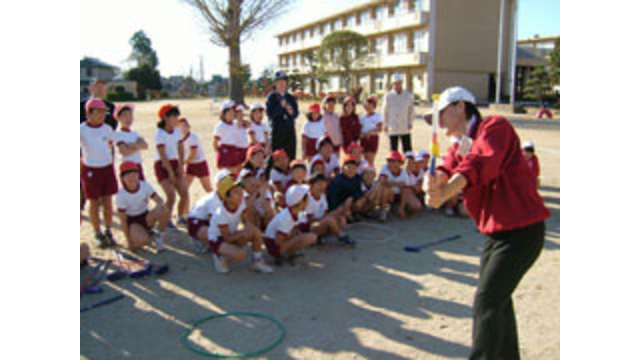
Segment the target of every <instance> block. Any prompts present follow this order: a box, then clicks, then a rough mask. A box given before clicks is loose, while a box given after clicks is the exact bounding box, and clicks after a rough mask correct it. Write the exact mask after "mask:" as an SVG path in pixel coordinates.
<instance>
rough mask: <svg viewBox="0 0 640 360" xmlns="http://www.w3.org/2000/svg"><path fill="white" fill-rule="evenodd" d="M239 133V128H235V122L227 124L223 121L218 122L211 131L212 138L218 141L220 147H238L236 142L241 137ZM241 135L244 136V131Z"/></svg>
mask: <svg viewBox="0 0 640 360" xmlns="http://www.w3.org/2000/svg"><path fill="white" fill-rule="evenodd" d="M243 130H244V129H243ZM240 131H241V130H240V128H239V127H237V126H236V123H235V122H232V123H231V124H228V123H226V122H224V121H220V122H219V123H218V125H216V128H215V129H214V130H213V136H214V137H215V138H217V139H218V140H219V144H220V145H228V146H234V147H238V142H239V141H240V137H241V136H240ZM242 133H243V135H244V131H242Z"/></svg>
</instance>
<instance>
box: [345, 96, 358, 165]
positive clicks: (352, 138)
mask: <svg viewBox="0 0 640 360" xmlns="http://www.w3.org/2000/svg"><path fill="white" fill-rule="evenodd" d="M340 130H341V132H342V150H343V151H344V152H345V153H348V150H347V149H349V146H350V145H351V144H353V143H358V142H359V141H360V135H361V131H362V125H361V124H360V118H359V117H358V114H356V99H354V98H353V97H351V96H349V97H347V98H346V99H345V100H344V102H343V104H342V116H340Z"/></svg>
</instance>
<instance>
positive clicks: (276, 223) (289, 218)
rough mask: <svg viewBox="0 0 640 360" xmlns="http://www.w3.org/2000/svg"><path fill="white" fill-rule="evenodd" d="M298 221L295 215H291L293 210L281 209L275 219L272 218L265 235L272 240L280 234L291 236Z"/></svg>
mask: <svg viewBox="0 0 640 360" xmlns="http://www.w3.org/2000/svg"><path fill="white" fill-rule="evenodd" d="M298 223H299V221H296V220H295V219H294V218H293V215H291V210H290V209H284V210H282V211H280V212H279V213H278V215H276V216H275V217H274V218H273V220H271V222H270V223H269V226H267V231H265V233H264V235H265V237H266V238H268V239H272V240H276V239H277V238H278V234H283V235H285V236H287V237H289V236H291V232H292V231H293V229H294V228H295V227H296V225H298Z"/></svg>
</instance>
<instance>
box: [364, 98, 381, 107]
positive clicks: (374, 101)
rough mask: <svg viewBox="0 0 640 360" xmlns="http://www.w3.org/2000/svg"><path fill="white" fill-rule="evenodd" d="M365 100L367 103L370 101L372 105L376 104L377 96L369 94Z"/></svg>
mask: <svg viewBox="0 0 640 360" xmlns="http://www.w3.org/2000/svg"><path fill="white" fill-rule="evenodd" d="M365 101H366V102H368V103H372V104H373V105H374V106H378V98H376V97H375V96H369V97H368V98H367V100H365Z"/></svg>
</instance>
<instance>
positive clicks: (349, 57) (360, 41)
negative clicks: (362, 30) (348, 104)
mask: <svg viewBox="0 0 640 360" xmlns="http://www.w3.org/2000/svg"><path fill="white" fill-rule="evenodd" d="M368 46H369V41H368V40H367V38H366V37H364V36H363V35H361V34H359V33H357V32H355V31H350V30H341V31H335V32H333V33H331V34H330V35H327V36H326V37H325V38H324V39H323V40H322V43H321V44H320V50H319V52H318V56H319V58H320V64H321V66H322V68H323V71H328V70H331V68H333V67H335V68H337V72H338V73H339V74H340V76H341V77H342V79H343V80H344V82H345V84H346V88H347V91H349V92H351V91H353V89H352V82H353V80H354V78H355V72H354V70H355V69H356V68H358V67H361V66H363V65H365V64H366V60H367V56H368V53H369V51H368Z"/></svg>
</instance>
